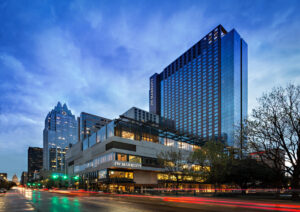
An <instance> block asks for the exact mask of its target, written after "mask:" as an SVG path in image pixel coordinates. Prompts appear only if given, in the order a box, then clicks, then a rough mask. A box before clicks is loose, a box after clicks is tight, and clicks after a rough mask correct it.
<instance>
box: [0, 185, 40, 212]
mask: <svg viewBox="0 0 300 212" xmlns="http://www.w3.org/2000/svg"><path fill="white" fill-rule="evenodd" d="M4 211H5V212H19V211H35V210H34V208H33V206H32V205H31V203H30V201H29V200H26V199H25V198H24V196H23V195H21V194H20V193H19V192H18V190H16V189H12V190H10V191H8V192H7V193H6V194H1V195H0V212H4Z"/></svg>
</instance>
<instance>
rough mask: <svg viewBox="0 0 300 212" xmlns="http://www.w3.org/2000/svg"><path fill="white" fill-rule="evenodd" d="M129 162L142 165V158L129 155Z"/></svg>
mask: <svg viewBox="0 0 300 212" xmlns="http://www.w3.org/2000/svg"><path fill="white" fill-rule="evenodd" d="M129 162H131V163H142V158H141V157H139V156H135V155H129Z"/></svg>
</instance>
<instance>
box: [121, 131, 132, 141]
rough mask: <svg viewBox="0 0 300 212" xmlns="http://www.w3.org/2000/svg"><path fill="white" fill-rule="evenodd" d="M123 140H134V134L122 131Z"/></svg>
mask: <svg viewBox="0 0 300 212" xmlns="http://www.w3.org/2000/svg"><path fill="white" fill-rule="evenodd" d="M122 138H127V139H132V140H134V133H132V132H127V131H122Z"/></svg>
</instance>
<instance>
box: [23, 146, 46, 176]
mask: <svg viewBox="0 0 300 212" xmlns="http://www.w3.org/2000/svg"><path fill="white" fill-rule="evenodd" d="M42 169H43V148H39V147H29V148H28V170H27V173H28V181H30V182H31V181H34V180H36V179H35V178H36V176H35V173H39V172H40V171H41V170H42Z"/></svg>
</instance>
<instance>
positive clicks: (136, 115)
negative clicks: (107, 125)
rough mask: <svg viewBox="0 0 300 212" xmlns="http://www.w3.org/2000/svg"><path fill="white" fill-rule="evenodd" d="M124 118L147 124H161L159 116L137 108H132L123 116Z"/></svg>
mask: <svg viewBox="0 0 300 212" xmlns="http://www.w3.org/2000/svg"><path fill="white" fill-rule="evenodd" d="M122 116H126V117H128V118H131V119H134V120H137V121H141V122H145V123H156V124H159V119H160V117H159V115H157V114H154V113H149V112H148V111H145V110H142V109H139V108H137V107H132V108H130V109H129V110H128V111H126V112H125V113H123V114H122Z"/></svg>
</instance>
